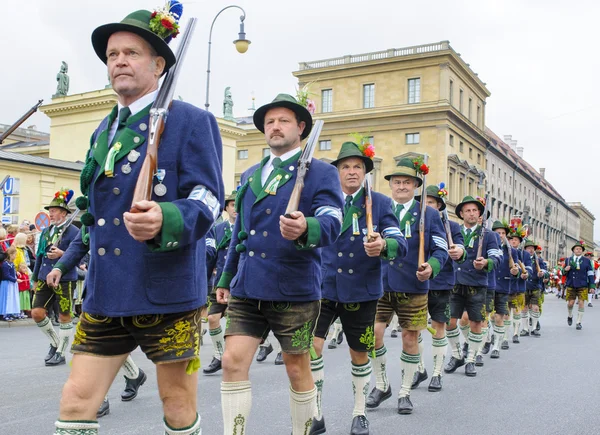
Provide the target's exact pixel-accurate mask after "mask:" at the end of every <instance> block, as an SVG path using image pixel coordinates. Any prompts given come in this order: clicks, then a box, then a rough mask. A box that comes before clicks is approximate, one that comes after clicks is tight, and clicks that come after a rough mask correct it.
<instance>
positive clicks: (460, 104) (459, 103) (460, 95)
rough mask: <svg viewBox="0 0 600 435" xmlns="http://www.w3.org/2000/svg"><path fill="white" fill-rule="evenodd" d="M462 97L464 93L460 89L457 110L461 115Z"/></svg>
mask: <svg viewBox="0 0 600 435" xmlns="http://www.w3.org/2000/svg"><path fill="white" fill-rule="evenodd" d="M463 95H464V92H463V90H462V89H461V90H460V91H459V93H458V110H459V111H460V113H463Z"/></svg>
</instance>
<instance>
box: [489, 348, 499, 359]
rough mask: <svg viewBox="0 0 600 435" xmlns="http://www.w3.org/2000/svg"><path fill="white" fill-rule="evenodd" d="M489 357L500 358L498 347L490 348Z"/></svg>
mask: <svg viewBox="0 0 600 435" xmlns="http://www.w3.org/2000/svg"><path fill="white" fill-rule="evenodd" d="M490 358H492V359H498V358H500V351H499V350H498V349H494V350H492V353H491V354H490Z"/></svg>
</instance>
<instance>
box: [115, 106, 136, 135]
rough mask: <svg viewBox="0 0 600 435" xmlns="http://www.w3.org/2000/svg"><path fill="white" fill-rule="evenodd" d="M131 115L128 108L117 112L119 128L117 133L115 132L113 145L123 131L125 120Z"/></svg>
mask: <svg viewBox="0 0 600 435" xmlns="http://www.w3.org/2000/svg"><path fill="white" fill-rule="evenodd" d="M130 115H131V109H129V107H123V108H122V109H121V110H119V126H118V127H117V131H116V132H115V137H114V138H113V141H112V143H113V144H114V143H115V142H116V141H117V139H118V138H119V136H120V135H121V133H122V132H123V130H125V124H127V119H128V118H129V116H130Z"/></svg>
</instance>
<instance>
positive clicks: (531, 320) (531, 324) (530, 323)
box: [529, 317, 533, 327]
mask: <svg viewBox="0 0 600 435" xmlns="http://www.w3.org/2000/svg"><path fill="white" fill-rule="evenodd" d="M531 326H533V319H532V318H531V317H530V318H529V327H531Z"/></svg>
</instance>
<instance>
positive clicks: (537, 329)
mask: <svg viewBox="0 0 600 435" xmlns="http://www.w3.org/2000/svg"><path fill="white" fill-rule="evenodd" d="M540 329H542V325H541V324H540V321H539V320H538V324H537V326H536V327H535V330H536V331H539V330H540Z"/></svg>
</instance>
